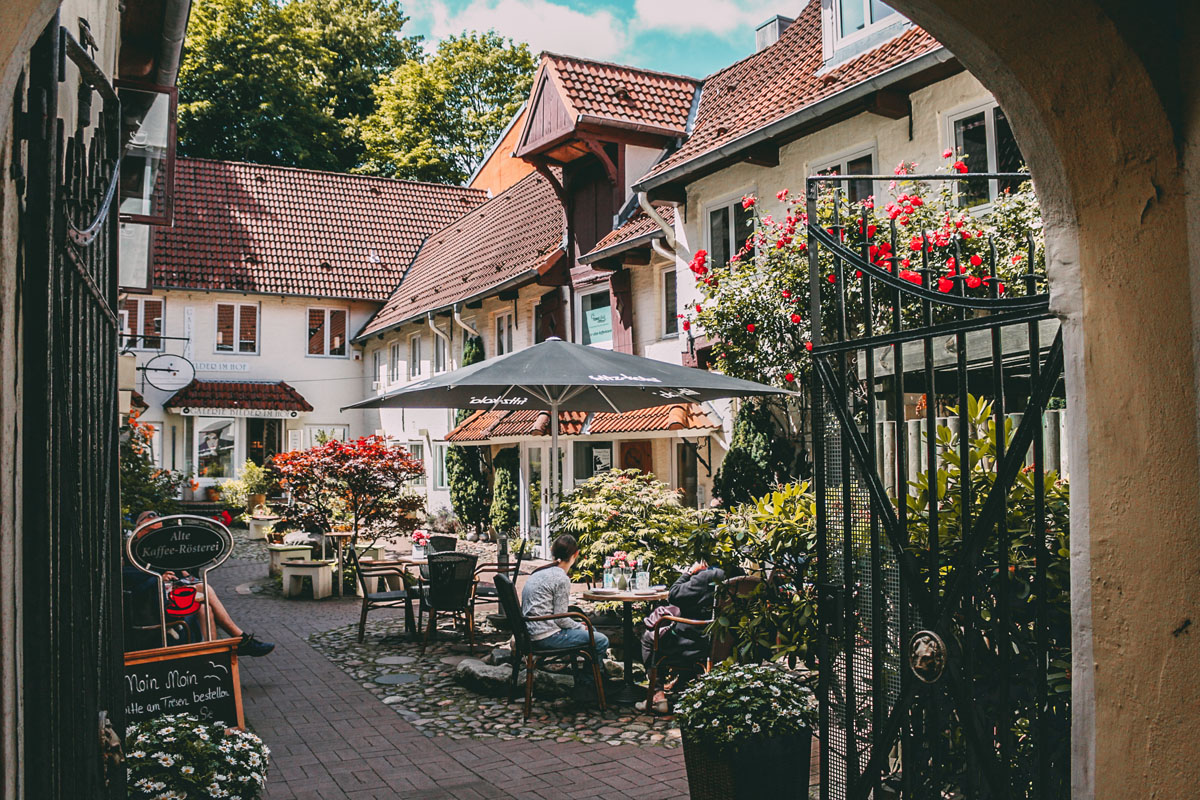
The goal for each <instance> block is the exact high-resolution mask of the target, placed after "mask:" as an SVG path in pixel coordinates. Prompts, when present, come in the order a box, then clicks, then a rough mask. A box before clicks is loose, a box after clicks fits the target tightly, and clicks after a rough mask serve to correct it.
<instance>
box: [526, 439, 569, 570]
mask: <svg viewBox="0 0 1200 800" xmlns="http://www.w3.org/2000/svg"><path fill="white" fill-rule="evenodd" d="M562 454H563V448H562V446H561V445H560V446H559V449H558V458H559V473H558V474H559V491H560V492H561V491H562ZM549 465H550V443H549V442H527V443H525V444H524V445H522V447H521V530H522V531H524V532H525V536H526V538H528V539H531V540H532V541H533V542H534V543H535V544H539V545H541V548H542V553H541V555H542V558H549V556H550V517H551V515H552V511H553V509H552V507H551V506H552V503H551V499H550V470H549Z"/></svg>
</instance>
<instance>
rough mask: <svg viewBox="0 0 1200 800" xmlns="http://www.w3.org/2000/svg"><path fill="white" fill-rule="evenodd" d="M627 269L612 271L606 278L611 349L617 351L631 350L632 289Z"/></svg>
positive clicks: (630, 351) (629, 351)
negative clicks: (611, 326) (611, 340)
mask: <svg viewBox="0 0 1200 800" xmlns="http://www.w3.org/2000/svg"><path fill="white" fill-rule="evenodd" d="M630 284H631V281H630V278H629V270H627V269H622V270H618V271H617V272H614V273H613V274H612V277H610V278H609V279H608V291H609V295H610V296H611V297H612V320H613V342H612V343H613V350H616V351H617V352H618V353H632V352H633V291H632V287H631V285H630Z"/></svg>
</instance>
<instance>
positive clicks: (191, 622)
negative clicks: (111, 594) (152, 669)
mask: <svg viewBox="0 0 1200 800" xmlns="http://www.w3.org/2000/svg"><path fill="white" fill-rule="evenodd" d="M158 516H159V514H158V512H157V511H143V512H142V513H141V514H139V515H138V518H137V523H136V524H135V526H134V529H135V530H137V529H138V528H141V526H142V525H143V524H145V523H147V522H150V521H152V520H154V519H155V518H157V517H158ZM153 529H154V526H153V525H151V526H149V527H147V528H145V529H144V531H149V530H153ZM144 531H143V532H144ZM121 580H122V582H123V584H124V587H125V590H126V591H128V592H129V593H130V594H131V596H132V599H133V601H134V602H135V603H140V602H143V598H144V597H145V593H146V592H149V591H154V590H155V589H156V588H157V585H158V581H157V580H156V579H155V578H154V576H153V575H151V574H149V573H147V572H143V571H142V570H140V569H138V568H137V567H135V566H133V565H132V564H129V563H125V564H124V565H123V566H122V568H121ZM162 583H163V591H164V592H169V591H170V590H171V588H172V587H171V584H176V583H178V584H180V585H191V584H195V583H198V581H197V580H196V579H195V578H193V577H192V576H190V575H188V574H187V573H186V572H185V573H184V574H183V575H182V576H178V575H176V574H175V573H174V572H164V573H163V575H162ZM195 599H196V600H197V601H198V602H199V603H200V606H201V608H202V609H204V611H201V612H200V613H207V614H208V622H209V628H208V629H209V630H213V629H214V628H213V627H212V626H213V625H215V626H216V628H220V629H221V630H223V631H225V632H226V633H228V634H229V635H230V636H232V637H237V638H241V640H242V641H241V643H240V644H239V645H238V655H243V656H250V657H252V658H258V657H259V656H265V655H267V654H268V653H270V652H271V651H272V650H274V649H275V645H274V644H273V643H272V642H263V641H260V640H259V639H258V638H257V637H255V636H254V634H252V633H246V632H245V631H243V630H242V629H241V628H240V627H238V625H237V623H235V622H234V621H233V618H232V617H230V616H229V612H228V611H226V610H225V606H224V604H222V603H221V598H219V597H218V596H217V592H216V590H215V589H213V588H212V587H211V586H209V587H208V589H207V594H205V592H204V591H197V592H196V598H195ZM168 600H169V598H164V602H167V601H168ZM164 607H165V606H164ZM180 619H183V620H184V621H186V622H187V624H188V628H189V630H190V631H191V633H192V639H193V640H194V641H201V640H202V639H203V637H204V631H205V626H204V624H203V621H202V619H201V618H200V615H199V613H197V614H190V615H187V616H184V617H180ZM168 641H169V640H168Z"/></svg>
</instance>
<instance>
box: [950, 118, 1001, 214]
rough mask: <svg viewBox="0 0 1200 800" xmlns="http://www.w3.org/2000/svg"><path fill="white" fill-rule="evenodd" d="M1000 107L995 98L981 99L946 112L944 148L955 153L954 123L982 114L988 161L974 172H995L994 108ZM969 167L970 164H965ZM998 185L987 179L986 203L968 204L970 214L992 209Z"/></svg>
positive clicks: (956, 188)
mask: <svg viewBox="0 0 1200 800" xmlns="http://www.w3.org/2000/svg"><path fill="white" fill-rule="evenodd" d="M999 108H1000V104H999V103H997V102H996V101H995V100H991V99H989V100H981V101H978V102H974V103H970V104H969V105H965V106H959V107H957V108H955V109H953V110H951V111H949V112H947V113H946V124H945V126H944V128H943V133H944V134H945V136H946V147H945V149H946V150H952V151H954V152H955V155H956V156H957V155H958V152H957V150H958V146H957V145H958V142H957V141H956V139H955V136H954V123H956V122H958V121H959V120H962V119H966V118H967V117H973V116H975V115H976V114H979V113H982V114H983V129H984V132H985V134H986V141H987V150H988V163H987V168H986V169H983V170H979V169H975V170H972V171H974V172H996V171H997V168H996V159H997V158H998V157H999V155H1000V154H999V152H998V150H997V148H996V110H997V109H999ZM967 168H968V169H971V165H970V164H968V165H967ZM999 191H1000V187H999V182H998V181H988V200H987V202H986V203H980V204H979V205H977V206H970V207H969V208H968V209H967V210H969V211H970V212H971V213H972V214H986V213H988V212H989V211H991V209H992V203H993V202H994V201H995V200H996V195H997V194H998V193H999ZM954 202H955V203H958V187H957V186H955V188H954Z"/></svg>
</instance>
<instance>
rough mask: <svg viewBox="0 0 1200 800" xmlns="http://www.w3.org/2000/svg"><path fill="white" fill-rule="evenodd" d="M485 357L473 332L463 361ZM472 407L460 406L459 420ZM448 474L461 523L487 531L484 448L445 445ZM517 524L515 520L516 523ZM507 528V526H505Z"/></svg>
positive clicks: (488, 502) (489, 499)
mask: <svg viewBox="0 0 1200 800" xmlns="http://www.w3.org/2000/svg"><path fill="white" fill-rule="evenodd" d="M482 360H483V342H482V340H481V339H480V338H479V337H478V336H472V337H471V338H469V339H467V340H466V341H465V342H463V358H462V365H463V366H464V367H469V366H470V365H472V364H475V363H478V362H480V361H482ZM470 415H471V412H470V410H468V409H465V408H460V409H459V410H458V412H457V416H456V422H457V423H459V424H461V423H462V421H463V420H465V419H466V418H467V417H468V416H470ZM446 478H447V481H448V482H449V484H450V505H451V506H453V507H454V513H455V514H457V515H458V518H459V519H460V520H462V524H463V525H466V526H468V527H471V528H474V529H475V533H477V534H479V535H480V536H481V537H482V536H483V535H484V534H485V533H486V531H487V525H488V521H489V516H490V511H491V506H492V487H491V482H490V481H489V480H488V464H487V457H486V453H485V450H484V448H482V447H470V446H463V445H455V444H452V445H450V446H449V447H447V448H446ZM514 526H515V523H514ZM504 530H505V531H506V532H507V530H508V529H507V528H506V529H504Z"/></svg>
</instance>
